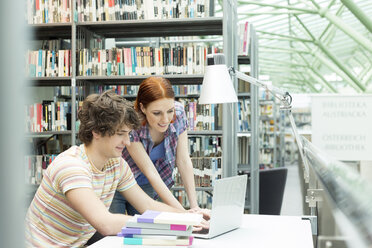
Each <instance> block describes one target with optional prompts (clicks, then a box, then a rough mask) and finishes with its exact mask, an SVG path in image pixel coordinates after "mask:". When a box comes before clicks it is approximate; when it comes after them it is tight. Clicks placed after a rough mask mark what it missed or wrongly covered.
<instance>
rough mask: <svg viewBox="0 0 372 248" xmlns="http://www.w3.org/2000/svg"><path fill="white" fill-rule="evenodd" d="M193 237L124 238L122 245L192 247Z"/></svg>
mask: <svg viewBox="0 0 372 248" xmlns="http://www.w3.org/2000/svg"><path fill="white" fill-rule="evenodd" d="M193 241H194V237H192V236H190V237H177V236H173V237H172V236H170V237H159V236H157V237H141V238H135V237H133V238H129V237H124V240H123V244H124V245H161V246H170V245H182V246H189V245H192V243H193Z"/></svg>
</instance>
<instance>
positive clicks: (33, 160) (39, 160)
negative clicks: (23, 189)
mask: <svg viewBox="0 0 372 248" xmlns="http://www.w3.org/2000/svg"><path fill="white" fill-rule="evenodd" d="M56 157H57V155H54V154H45V155H31V156H26V157H25V183H26V184H34V185H38V184H40V183H41V180H42V179H43V175H44V171H45V170H46V169H47V168H48V166H49V165H50V164H51V163H52V162H53V160H54V159H55V158H56Z"/></svg>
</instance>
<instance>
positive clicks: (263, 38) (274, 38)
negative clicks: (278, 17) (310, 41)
mask: <svg viewBox="0 0 372 248" xmlns="http://www.w3.org/2000/svg"><path fill="white" fill-rule="evenodd" d="M259 39H260V40H284V41H290V42H293V41H296V42H302V41H299V40H292V39H291V38H284V37H274V36H262V35H260V37H259Z"/></svg>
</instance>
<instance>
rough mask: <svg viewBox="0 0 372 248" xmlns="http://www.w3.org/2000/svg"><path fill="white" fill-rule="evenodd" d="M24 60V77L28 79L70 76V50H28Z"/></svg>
mask: <svg viewBox="0 0 372 248" xmlns="http://www.w3.org/2000/svg"><path fill="white" fill-rule="evenodd" d="M26 59H27V67H26V75H27V76H29V77H69V76H71V72H72V63H71V50H58V51H54V50H42V49H39V50H37V51H31V50H29V51H28V52H27V55H26Z"/></svg>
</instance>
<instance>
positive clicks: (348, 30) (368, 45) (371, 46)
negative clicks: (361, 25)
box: [319, 8, 372, 52]
mask: <svg viewBox="0 0 372 248" xmlns="http://www.w3.org/2000/svg"><path fill="white" fill-rule="evenodd" d="M319 15H320V16H321V17H325V18H327V19H328V20H329V21H330V22H332V23H333V24H334V25H335V26H337V27H338V28H339V29H340V30H342V31H343V32H344V33H345V34H346V35H348V36H349V37H350V38H352V39H353V40H354V41H355V42H357V43H359V44H360V45H361V46H363V47H364V48H365V49H367V50H368V51H370V52H372V42H371V41H370V40H368V39H367V38H365V37H364V36H363V35H361V34H360V33H359V32H357V31H356V30H355V29H353V28H352V27H350V26H349V25H348V24H347V23H345V22H344V21H342V19H341V18H339V17H338V16H336V15H334V14H332V13H331V12H330V11H328V10H327V9H326V8H319Z"/></svg>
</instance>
